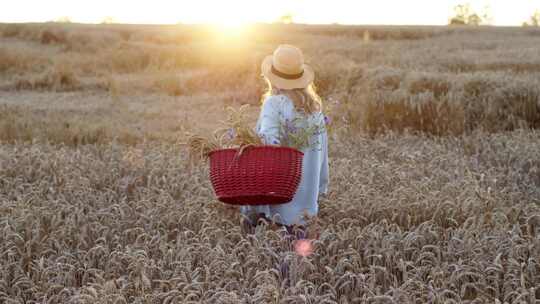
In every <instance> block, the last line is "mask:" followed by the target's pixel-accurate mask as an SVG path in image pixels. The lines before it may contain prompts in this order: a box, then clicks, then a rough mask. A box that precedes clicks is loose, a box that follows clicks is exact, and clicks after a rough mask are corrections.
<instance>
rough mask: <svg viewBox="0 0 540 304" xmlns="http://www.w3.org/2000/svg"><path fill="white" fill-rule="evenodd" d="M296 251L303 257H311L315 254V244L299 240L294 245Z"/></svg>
mask: <svg viewBox="0 0 540 304" xmlns="http://www.w3.org/2000/svg"><path fill="white" fill-rule="evenodd" d="M294 251H295V252H296V254H298V255H300V256H303V257H307V256H310V255H311V254H313V244H312V243H311V240H297V241H295V243H294Z"/></svg>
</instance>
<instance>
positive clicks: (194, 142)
mask: <svg viewBox="0 0 540 304" xmlns="http://www.w3.org/2000/svg"><path fill="white" fill-rule="evenodd" d="M248 106H249V105H243V106H241V107H240V108H239V109H238V110H235V109H234V108H232V107H229V108H227V114H228V115H227V119H226V120H225V121H223V122H222V125H223V127H222V128H219V129H217V130H216V131H214V133H213V134H212V136H210V137H204V136H200V135H195V134H188V141H187V146H188V148H189V154H190V158H191V159H192V160H205V159H207V158H208V156H209V154H210V153H211V152H212V151H214V150H219V149H230V148H238V149H239V152H240V153H242V152H243V151H244V149H246V148H248V147H254V146H263V145H273V146H281V147H289V148H293V149H297V150H300V151H303V150H305V149H309V148H316V147H318V146H319V144H320V143H318V142H317V141H316V140H315V139H314V138H315V135H318V134H320V133H321V132H325V131H326V126H327V125H328V124H329V122H330V120H329V118H328V117H326V116H321V117H314V118H312V119H309V118H307V117H304V116H303V115H300V116H298V117H296V118H295V119H282V121H281V122H280V124H279V130H278V137H277V138H274V139H270V138H266V137H265V136H264V135H259V134H257V132H256V131H255V130H254V129H253V128H252V127H251V126H250V124H249V122H248V119H247V115H246V111H247V109H248ZM320 115H322V114H320Z"/></svg>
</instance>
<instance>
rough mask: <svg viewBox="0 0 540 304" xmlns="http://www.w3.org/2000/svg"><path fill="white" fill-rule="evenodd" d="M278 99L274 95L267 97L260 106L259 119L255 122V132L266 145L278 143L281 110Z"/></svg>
mask: <svg viewBox="0 0 540 304" xmlns="http://www.w3.org/2000/svg"><path fill="white" fill-rule="evenodd" d="M279 102H280V101H279V99H277V98H276V97H275V96H270V97H268V98H267V99H266V100H265V101H264V104H263V106H262V109H261V114H260V115H259V121H258V123H257V133H258V134H259V135H260V136H262V137H263V140H264V142H265V143H266V144H268V145H278V144H279V130H280V121H281V115H282V113H281V110H280V103H279Z"/></svg>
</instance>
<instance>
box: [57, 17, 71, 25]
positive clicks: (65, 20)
mask: <svg viewBox="0 0 540 304" xmlns="http://www.w3.org/2000/svg"><path fill="white" fill-rule="evenodd" d="M54 22H60V23H71V18H69V17H68V16H62V17H60V18H58V19H56V20H55V21H54Z"/></svg>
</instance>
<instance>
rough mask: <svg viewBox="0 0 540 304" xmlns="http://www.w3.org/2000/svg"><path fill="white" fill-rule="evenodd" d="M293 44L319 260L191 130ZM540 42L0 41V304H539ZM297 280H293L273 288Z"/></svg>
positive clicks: (283, 34) (433, 30)
mask: <svg viewBox="0 0 540 304" xmlns="http://www.w3.org/2000/svg"><path fill="white" fill-rule="evenodd" d="M280 43H291V44H295V45H298V46H299V47H301V48H302V49H303V50H304V53H305V55H306V57H307V59H308V62H309V63H311V64H312V65H313V66H314V67H315V70H316V72H317V78H316V85H317V87H318V89H319V92H320V93H321V95H322V96H323V98H324V101H325V105H324V106H325V110H326V112H327V113H328V115H329V116H330V117H331V120H332V133H331V136H330V189H329V194H328V195H327V196H326V197H324V198H322V199H321V200H320V214H319V215H320V217H319V225H320V237H319V238H318V239H317V240H314V241H313V245H314V248H313V249H314V250H313V254H311V255H309V256H307V257H304V256H299V255H297V254H296V253H295V251H294V250H293V247H292V243H291V239H290V238H289V237H287V236H286V232H285V230H284V229H279V228H277V227H275V226H267V225H261V226H258V227H257V229H256V230H255V233H254V234H248V233H246V232H245V231H242V229H241V227H240V216H239V214H238V210H237V209H236V208H233V207H228V206H225V205H223V204H221V203H219V202H217V201H216V200H215V198H214V196H213V192H212V188H211V186H210V184H209V180H208V169H207V168H206V167H205V166H193V164H191V163H190V162H189V160H188V155H187V153H186V149H185V147H184V146H183V145H182V144H181V143H182V142H183V141H184V140H185V134H186V132H201V133H205V132H206V133H209V132H211V131H212V130H213V129H215V128H216V127H217V126H218V125H219V121H220V120H222V119H224V115H225V108H226V107H228V106H233V107H239V106H240V105H242V104H250V105H252V106H251V107H250V110H249V111H250V115H251V117H252V119H253V121H255V118H256V115H257V113H258V105H259V104H260V102H259V98H260V95H261V94H262V92H263V90H264V82H263V81H262V79H261V78H260V75H259V64H260V61H261V60H262V58H263V57H264V56H265V55H267V54H269V53H271V52H272V50H273V49H274V48H275V47H276V46H277V45H278V44H280ZM538 45H540V30H538V29H535V28H489V27H479V28H467V27H367V26H304V25H257V26H255V27H254V28H253V29H252V30H251V31H249V32H246V33H244V34H243V35H242V36H240V37H223V35H220V34H218V33H216V32H214V31H213V30H212V29H210V28H207V27H196V26H186V25H178V26H151V25H137V26H135V25H81V24H57V23H47V24H0V143H1V144H0V229H1V230H2V232H1V233H0V303H165V304H167V303H501V304H502V303H533V304H534V303H540V133H539V132H538V128H539V127H540V52H538ZM283 263H287V264H288V265H289V267H290V272H289V275H288V278H285V277H284V276H283V274H282V272H281V271H280V267H281V265H282V264H283Z"/></svg>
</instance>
